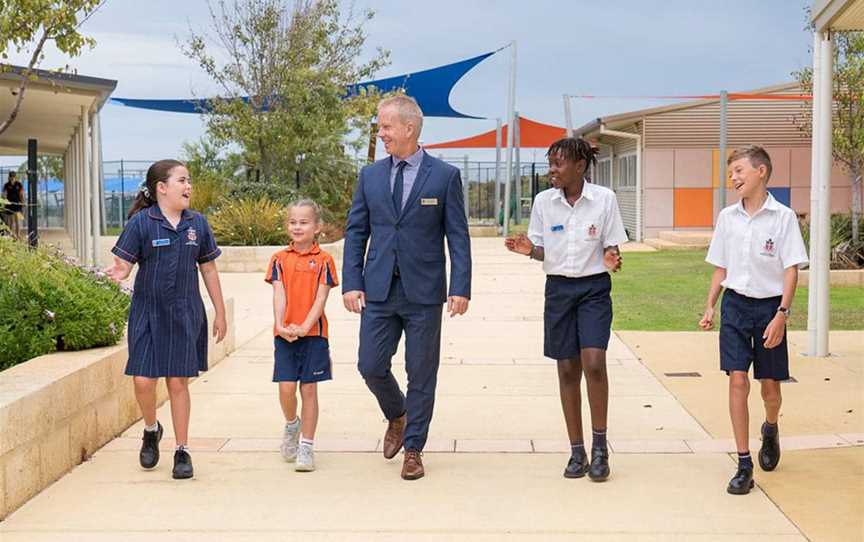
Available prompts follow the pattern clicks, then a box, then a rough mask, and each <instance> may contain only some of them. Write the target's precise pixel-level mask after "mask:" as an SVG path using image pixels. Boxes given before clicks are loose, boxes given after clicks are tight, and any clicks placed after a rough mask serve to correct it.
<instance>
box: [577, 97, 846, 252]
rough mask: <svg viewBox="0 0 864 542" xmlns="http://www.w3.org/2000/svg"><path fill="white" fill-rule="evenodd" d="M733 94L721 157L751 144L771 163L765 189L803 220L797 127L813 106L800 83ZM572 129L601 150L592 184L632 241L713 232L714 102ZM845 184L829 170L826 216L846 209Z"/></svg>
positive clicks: (805, 203) (805, 143) (805, 181)
mask: <svg viewBox="0 0 864 542" xmlns="http://www.w3.org/2000/svg"><path fill="white" fill-rule="evenodd" d="M751 96H756V97H758V96H762V97H763V99H758V98H753V97H751ZM783 96H786V98H784V97H783ZM730 97H731V98H730V100H729V101H728V102H727V113H726V115H727V116H726V118H727V121H726V122H727V139H726V141H727V146H726V149H727V154H728V153H731V152H732V151H733V150H734V149H735V148H737V147H740V146H743V145H748V144H756V145H761V146H763V147H765V149H766V150H767V151H768V153H769V154H770V155H771V162H772V166H773V173H772V175H771V180H770V181H769V183H768V189H769V191H770V192H771V193H772V194H773V195H774V197H775V198H776V199H777V200H778V201H780V202H781V203H783V204H785V205H788V206H790V207H791V208H792V209H794V210H795V211H796V212H797V213H798V214H799V215H806V214H808V213H809V212H810V163H811V154H810V136H809V135H807V134H806V133H805V132H803V131H802V130H801V129H800V128H799V124H800V120H798V119H802V118H804V115H805V114H809V112H810V108H811V107H812V104H811V103H810V100H807V99H805V98H802V97H801V89H800V87H799V85H798V84H797V83H787V84H782V85H775V86H771V87H767V88H761V89H756V90H751V91H747V92H745V93H740V94H734V93H733V94H730ZM574 133H575V135H577V136H580V137H585V138H587V139H589V140H591V141H593V142H596V144H597V145H598V146H599V148H600V153H599V154H598V163H597V166H596V168H595V170H594V171H593V174H592V179H593V181H594V182H596V183H598V184H602V185H604V186H608V187H610V188H612V189H613V190H615V192H616V194H617V197H618V204H619V206H620V208H621V215H622V218H623V220H624V225H625V227H626V228H627V232H628V234H629V237H630V238H631V239H633V240H637V241H641V240H643V239H652V238H657V237H659V235H660V233H661V232H665V231H675V232H680V231H710V230H711V229H712V228H713V226H714V223H715V220H716V218H717V215H718V213H719V212H720V207H721V205H720V203H721V202H720V191H719V187H720V149H719V144H720V100H719V99H718V98H711V99H701V100H694V101H688V102H682V103H676V104H672V105H667V106H664V107H655V108H651V109H642V110H639V111H630V112H627V113H621V114H617V115H610V116H606V117H601V118H598V119H596V120H594V121H592V122H590V123H588V124H586V125H584V126H582V127H581V128H578V129H576V130H574ZM851 184H852V180H851V178H850V176H849V174H848V173H846V172H845V171H844V170H843V169H842V168H841V167H840V166H839V165H836V164H835V166H834V168H833V174H832V179H831V207H832V212H846V211H848V210H849V208H850V202H851ZM726 187H727V188H726V205H730V204H732V203H734V202H736V201H737V199H738V198H737V196H736V194H735V192H734V191H733V190H732V188H731V183H730V181H728V178H727V184H726Z"/></svg>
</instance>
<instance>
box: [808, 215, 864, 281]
mask: <svg viewBox="0 0 864 542" xmlns="http://www.w3.org/2000/svg"><path fill="white" fill-rule="evenodd" d="M799 224H800V226H801V235H802V236H803V237H804V243H805V244H806V245H807V249H808V250H807V251H808V253H809V251H810V250H809V249H810V222H809V221H806V220H800V221H799ZM859 227H860V229H859V235H858V238H859V241H858V244H857V245H856V244H854V243H853V242H852V214H851V213H837V214H833V215H831V268H832V269H856V268H861V267H862V266H864V220H862V221H860V222H859Z"/></svg>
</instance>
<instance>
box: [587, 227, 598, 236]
mask: <svg viewBox="0 0 864 542" xmlns="http://www.w3.org/2000/svg"><path fill="white" fill-rule="evenodd" d="M588 237H590V238H591V239H594V238H596V237H597V226H595V225H594V224H591V225H590V226H588Z"/></svg>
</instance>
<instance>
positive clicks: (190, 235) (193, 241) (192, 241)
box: [186, 228, 198, 247]
mask: <svg viewBox="0 0 864 542" xmlns="http://www.w3.org/2000/svg"><path fill="white" fill-rule="evenodd" d="M186 244H187V245H192V246H195V247H197V246H198V232H196V231H195V228H189V229H188V230H186Z"/></svg>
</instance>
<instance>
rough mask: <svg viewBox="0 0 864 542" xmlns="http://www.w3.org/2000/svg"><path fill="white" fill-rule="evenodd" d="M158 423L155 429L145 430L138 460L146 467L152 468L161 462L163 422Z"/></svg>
mask: <svg viewBox="0 0 864 542" xmlns="http://www.w3.org/2000/svg"><path fill="white" fill-rule="evenodd" d="M156 425H157V426H158V427H157V428H156V430H155V431H144V438H143V439H142V440H143V442H142V443H141V451H140V452H139V453H138V461H139V462H140V463H141V466H142V467H143V468H145V469H152V468H153V467H155V466H156V464H157V463H159V441H160V440H162V424H161V423H159V422H158V421H157V422H156Z"/></svg>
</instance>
